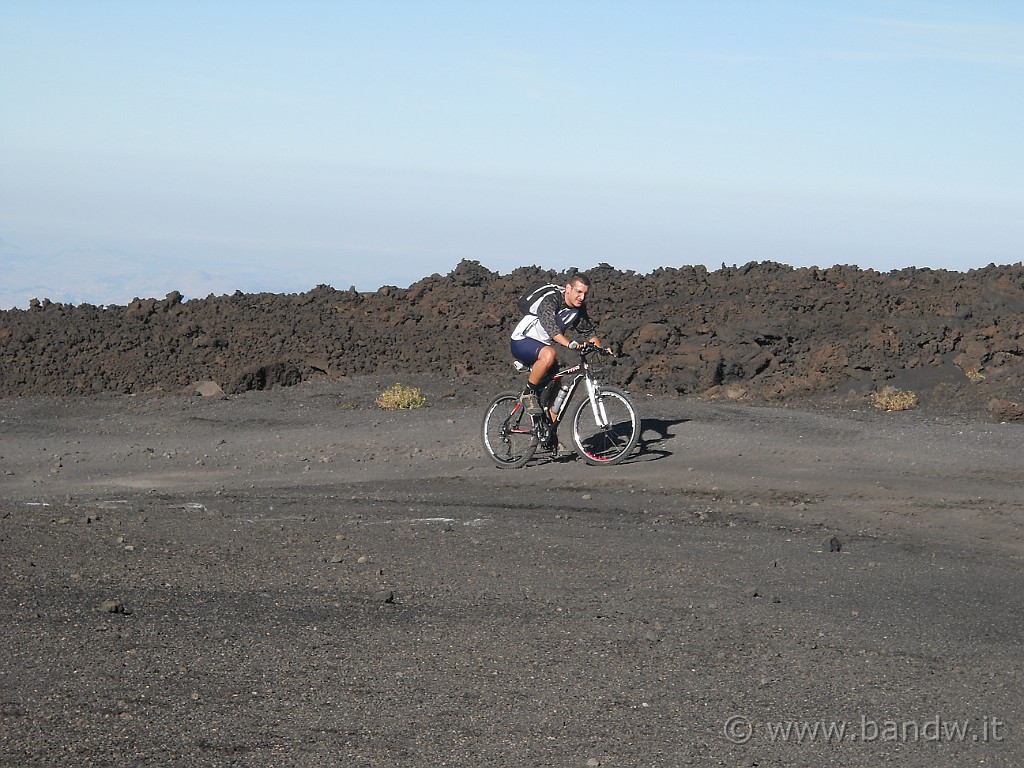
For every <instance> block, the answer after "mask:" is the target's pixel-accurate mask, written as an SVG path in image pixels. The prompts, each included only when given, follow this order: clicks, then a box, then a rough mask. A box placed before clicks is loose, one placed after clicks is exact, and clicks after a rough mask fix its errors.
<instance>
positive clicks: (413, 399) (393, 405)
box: [377, 384, 427, 411]
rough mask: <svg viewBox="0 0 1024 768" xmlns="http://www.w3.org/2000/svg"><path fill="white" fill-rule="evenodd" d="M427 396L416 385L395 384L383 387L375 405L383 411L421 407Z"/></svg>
mask: <svg viewBox="0 0 1024 768" xmlns="http://www.w3.org/2000/svg"><path fill="white" fill-rule="evenodd" d="M426 402H427V398H425V397H424V396H423V394H422V393H421V392H420V391H419V389H417V388H416V387H406V386H403V385H401V384H395V385H394V386H393V387H391V388H390V389H385V390H384V391H383V392H381V393H380V395H378V396H377V405H378V407H380V408H383V409H384V410H385V411H408V410H411V409H413V408H422V407H423V405H425V404H426Z"/></svg>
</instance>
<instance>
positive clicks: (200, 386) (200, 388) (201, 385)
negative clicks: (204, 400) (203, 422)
mask: <svg viewBox="0 0 1024 768" xmlns="http://www.w3.org/2000/svg"><path fill="white" fill-rule="evenodd" d="M192 390H193V391H194V392H196V393H197V394H199V395H202V396H203V397H224V390H223V389H221V388H220V384H218V383H217V382H215V381H197V382H196V383H195V385H194V386H193V387H192Z"/></svg>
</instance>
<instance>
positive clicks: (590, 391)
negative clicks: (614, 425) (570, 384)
mask: <svg viewBox="0 0 1024 768" xmlns="http://www.w3.org/2000/svg"><path fill="white" fill-rule="evenodd" d="M600 392H601V386H600V385H599V384H598V383H597V382H596V381H594V380H593V379H589V378H588V379H587V397H589V398H590V410H591V411H593V413H594V421H596V422H597V423H598V425H599V426H600V427H601V429H608V412H607V411H606V410H605V407H604V401H603V400H601V398H600V396H599V395H600Z"/></svg>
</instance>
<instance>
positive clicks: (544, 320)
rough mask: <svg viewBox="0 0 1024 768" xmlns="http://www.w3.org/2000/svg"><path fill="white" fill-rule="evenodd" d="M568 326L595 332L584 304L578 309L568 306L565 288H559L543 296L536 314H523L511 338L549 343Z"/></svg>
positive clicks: (586, 331) (590, 332)
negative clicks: (555, 291) (556, 291)
mask: <svg viewBox="0 0 1024 768" xmlns="http://www.w3.org/2000/svg"><path fill="white" fill-rule="evenodd" d="M570 328H572V329H574V330H578V331H580V332H581V333H585V334H589V335H590V336H593V335H594V334H595V330H594V324H593V323H592V322H591V320H590V316H589V315H588V314H587V307H586V305H585V304H584V305H583V306H582V307H579V308H578V309H577V308H576V307H570V306H568V305H567V304H566V303H565V289H564V288H560V289H559V290H558V293H552V294H551V295H550V296H547V297H545V299H544V300H543V301H542V302H541V303H540V306H538V307H537V314H535V315H533V314H529V315H524V316H523V319H522V320H520V321H519V323H518V325H516V327H515V330H513V331H512V340H513V341H518V340H520V339H534V340H535V341H539V342H540V343H542V344H551V343H552V339H553V337H555V336H557V335H558V334H560V333H564V332H565V331H567V330H568V329H570Z"/></svg>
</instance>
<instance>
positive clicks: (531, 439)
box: [483, 392, 537, 469]
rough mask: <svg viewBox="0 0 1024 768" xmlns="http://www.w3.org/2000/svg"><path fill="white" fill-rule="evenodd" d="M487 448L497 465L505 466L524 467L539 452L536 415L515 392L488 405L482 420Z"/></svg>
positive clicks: (501, 396) (497, 398)
mask: <svg viewBox="0 0 1024 768" xmlns="http://www.w3.org/2000/svg"><path fill="white" fill-rule="evenodd" d="M483 439H484V448H485V449H486V451H487V455H488V456H490V457H491V459H492V460H493V461H494V463H495V464H497V465H498V466H499V467H502V468H505V469H514V468H515V467H521V466H523V465H524V464H526V462H528V461H529V460H530V459H532V458H533V454H534V453H536V451H537V433H536V432H535V431H534V428H533V418H532V417H531V416H530V414H528V413H527V412H526V408H525V407H523V404H522V403H520V402H519V395H518V394H517V393H515V392H503V393H502V394H500V395H498V396H497V397H496V398H494V400H492V401H491V404H490V405H488V406H487V411H486V413H484V423H483Z"/></svg>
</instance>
